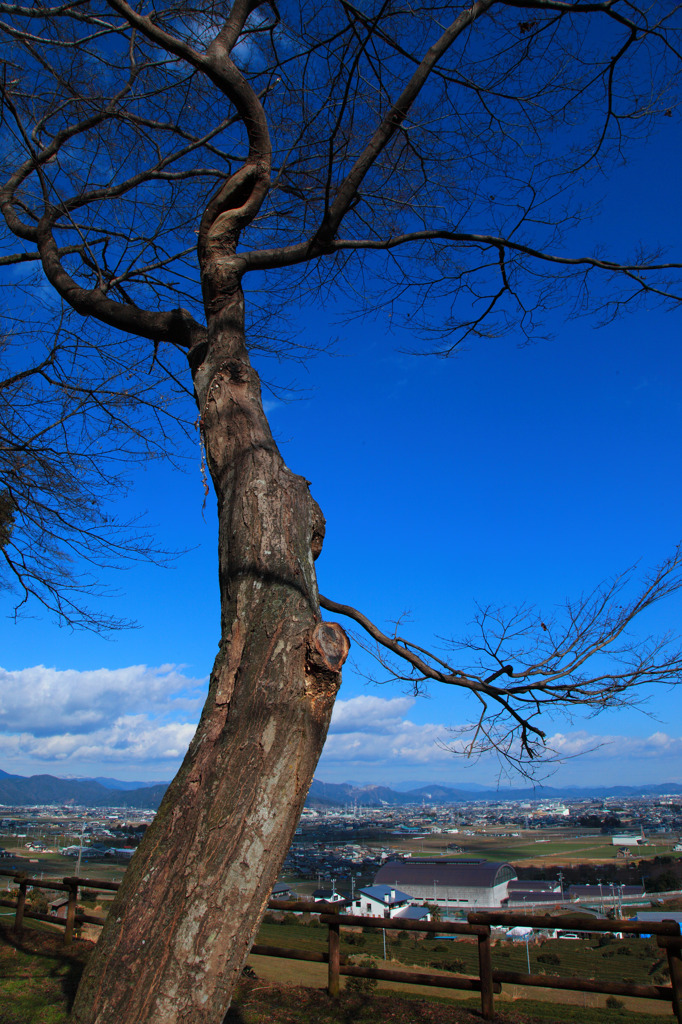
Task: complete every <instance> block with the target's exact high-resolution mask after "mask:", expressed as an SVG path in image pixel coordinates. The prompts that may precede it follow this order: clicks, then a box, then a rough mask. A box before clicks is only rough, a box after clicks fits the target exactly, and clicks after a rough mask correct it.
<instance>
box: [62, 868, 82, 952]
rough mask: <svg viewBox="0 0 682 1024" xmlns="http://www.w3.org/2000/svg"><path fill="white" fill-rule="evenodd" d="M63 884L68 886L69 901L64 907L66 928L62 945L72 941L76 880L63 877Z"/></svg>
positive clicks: (76, 891)
mask: <svg viewBox="0 0 682 1024" xmlns="http://www.w3.org/2000/svg"><path fill="white" fill-rule="evenodd" d="M63 882H64V885H68V887H69V903H68V906H67V908H66V928H65V929H64V945H65V946H68V945H69V944H70V943H71V942H73V929H74V925H75V923H76V903H77V902H78V882H76V881H75V880H74V879H73V878H64V879H63Z"/></svg>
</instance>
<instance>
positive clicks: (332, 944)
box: [327, 924, 341, 999]
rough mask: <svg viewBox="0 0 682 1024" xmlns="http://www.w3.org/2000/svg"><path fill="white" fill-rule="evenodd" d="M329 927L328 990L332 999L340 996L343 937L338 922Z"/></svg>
mask: <svg viewBox="0 0 682 1024" xmlns="http://www.w3.org/2000/svg"><path fill="white" fill-rule="evenodd" d="M327 927H328V929H329V933H328V934H329V973H328V980H327V992H328V994H329V995H330V996H331V997H332V999H338V997H339V987H340V985H339V966H340V963H341V941H340V939H341V937H340V930H341V929H340V927H339V925H338V924H330V925H327Z"/></svg>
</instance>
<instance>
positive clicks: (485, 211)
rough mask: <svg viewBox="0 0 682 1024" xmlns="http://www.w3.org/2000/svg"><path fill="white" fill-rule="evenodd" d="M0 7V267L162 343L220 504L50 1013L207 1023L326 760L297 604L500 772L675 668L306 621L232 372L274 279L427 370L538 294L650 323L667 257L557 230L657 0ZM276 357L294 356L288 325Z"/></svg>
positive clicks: (279, 319) (294, 501)
mask: <svg viewBox="0 0 682 1024" xmlns="http://www.w3.org/2000/svg"><path fill="white" fill-rule="evenodd" d="M0 14H1V15H2V18H3V21H2V23H1V24H0V30H1V31H2V32H3V34H4V37H5V39H6V41H7V43H8V46H9V47H10V48H11V49H10V52H9V54H8V58H7V62H6V69H7V70H6V76H5V81H4V85H3V116H4V120H5V127H6V129H7V132H8V135H9V137H10V143H9V145H8V146H7V148H6V150H5V151H4V153H3V157H2V159H3V162H4V163H5V164H6V166H7V176H6V183H5V186H4V188H3V189H2V191H1V192H0V205H1V206H2V211H3V214H4V218H5V223H6V225H7V228H8V232H9V235H10V236H14V237H15V238H18V239H19V240H20V242H21V246H20V249H19V251H17V252H12V253H10V252H8V253H7V255H6V256H5V257H4V260H5V262H6V263H8V264H12V263H15V264H19V265H21V264H25V263H31V261H37V262H38V263H39V266H40V269H41V271H42V274H43V275H44V276H45V278H46V279H47V281H48V282H49V283H50V285H51V286H52V288H53V289H54V291H55V293H56V295H57V296H58V297H59V298H60V300H61V301H62V302H64V303H65V304H66V305H68V306H70V307H71V308H72V309H73V310H74V311H76V312H77V313H80V314H82V315H83V316H85V317H89V318H91V319H94V320H95V321H97V322H99V323H100V324H102V325H106V326H108V327H110V328H114V329H116V330H117V331H119V332H122V333H123V334H125V335H126V336H132V337H134V338H137V339H138V345H139V351H145V352H149V351H150V350H151V349H152V347H153V350H154V352H157V351H158V350H160V349H163V350H164V351H166V350H170V351H175V352H186V354H187V359H188V362H189V367H190V371H191V375H192V381H193V386H194V395H195V399H196V403H197V407H198V409H199V414H200V427H201V431H202V436H203V440H204V444H205V448H206V458H207V464H208V469H209V471H210V474H211V477H212V479H213V483H214V486H215V490H216V495H217V502H218V516H219V533H220V539H219V552H220V564H219V575H220V588H221V610H222V629H221V636H222V639H221V643H220V650H219V653H218V656H217V659H216V662H215V666H214V669H213V673H212V677H211V683H210V689H209V695H208V699H207V702H206V705H205V707H204V711H203V713H202V717H201V721H200V723H199V727H198V729H197V733H196V736H195V738H194V740H193V742H192V744H191V746H190V749H189V751H188V754H187V756H186V758H185V761H184V763H183V765H182V767H181V769H180V771H179V773H178V775H177V777H176V779H175V780H174V782H173V783H172V785H171V787H170V788H169V790H168V793H167V795H166V797H165V799H164V802H163V804H162V806H161V808H160V810H159V813H158V814H157V817H156V819H155V821H154V824H153V826H152V827H151V828H150V829H149V831H148V834H147V836H146V838H145V841H144V842H143V843H142V844H141V846H140V848H139V850H138V852H137V853H136V856H135V857H134V858H133V861H132V863H131V865H130V867H129V869H128V870H127V872H126V875H125V879H124V883H123V885H122V887H121V890H120V892H119V894H118V897H117V901H116V903H115V905H114V907H113V909H112V912H111V913H110V915H109V919H108V923H107V926H106V928H105V929H104V930H103V933H102V937H101V939H100V941H99V943H98V946H97V949H96V952H95V955H94V956H93V957H92V960H91V962H90V964H89V967H88V969H87V971H86V973H85V975H84V977H83V981H82V983H81V986H80V989H79V992H78V996H77V999H76V1003H75V1006H74V1011H73V1013H74V1019H75V1020H76V1021H78V1022H79V1024H86V1022H87V1024H94V1022H95V1021H96V1022H98V1024H113V1022H114V1021H116V1022H117V1024H125V1022H131V1024H132V1022H133V1021H134V1022H136V1024H143V1022H152V1021H153V1022H155V1024H161V1022H163V1024H171V1022H180V1021H182V1022H183V1024H191V1022H196V1024H198V1022H199V1021H201V1022H202V1024H209V1022H210V1021H216V1022H218V1021H220V1020H222V1017H223V1014H224V1013H225V1010H226V1009H227V1006H228V1005H229V1000H230V994H231V992H232V988H233V986H234V983H235V981H236V979H237V978H238V976H239V973H240V971H241V967H242V964H243V962H244V959H245V956H246V955H247V952H248V950H249V948H250V945H251V942H252V939H253V935H254V933H255V929H256V928H257V926H258V922H259V920H260V917H261V914H262V911H263V908H264V906H265V904H266V901H267V899H268V896H269V893H270V890H271V887H272V884H273V882H274V880H275V878H276V875H277V871H278V869H279V866H280V864H281V861H282V858H283V856H284V854H285V852H286V849H287V848H288V845H289V842H290V839H291V836H292V834H293V831H294V828H295V826H296V821H297V819H298V815H299V813H300V809H301V806H302V804H303V800H304V799H305V795H306V792H307V790H308V786H309V784H310V781H311V779H312V775H313V771H314V768H315V765H316V763H317V760H318V757H319V754H320V751H321V749H322V745H323V743H324V739H325V735H326V731H327V727H328V723H329V719H330V715H331V711H332V707H333V702H334V697H335V694H336V690H337V688H338V685H339V682H340V670H341V666H342V664H343V662H344V660H345V657H346V654H347V651H348V641H347V638H346V635H345V633H344V631H343V630H342V628H341V627H340V626H339V625H337V624H335V623H328V622H323V621H322V619H321V615H320V606H321V604H322V605H323V606H324V607H326V608H328V609H331V610H333V611H334V612H335V613H339V614H345V615H349V616H350V617H351V619H353V618H354V619H355V620H356V621H357V622H359V624H360V625H362V626H363V628H365V629H366V630H367V631H368V633H369V635H370V637H372V638H373V639H374V640H376V641H378V642H379V643H380V644H381V645H383V646H384V647H385V648H386V647H388V649H389V650H390V651H391V652H392V653H393V654H397V655H399V656H400V657H401V658H402V659H403V660H407V662H409V664H410V666H411V668H412V669H413V670H414V673H415V675H414V679H415V680H416V684H417V685H418V686H419V685H420V683H421V680H423V679H427V678H428V679H434V680H437V681H438V682H441V683H448V684H454V685H458V686H461V687H464V688H465V689H467V690H469V691H471V692H472V694H473V698H474V700H478V701H479V702H483V704H484V709H487V708H491V709H493V711H492V720H491V719H490V718H489V717H488V716H487V710H486V711H485V713H484V714H483V716H482V717H481V719H480V722H479V732H478V734H479V737H483V739H484V744H486V743H487V744H492V745H494V746H501V747H502V749H505V748H506V749H507V751H508V753H509V754H510V756H512V757H515V756H517V755H516V750H517V749H520V753H522V754H523V753H524V752H525V754H530V753H535V749H536V745H537V741H541V740H542V736H541V734H540V732H539V730H538V728H537V726H536V724H535V721H534V715H535V709H536V708H537V707H538V706H539V705H541V704H542V703H543V702H546V701H549V702H550V703H551V702H559V703H560V704H561V705H562V706H565V705H569V706H570V705H572V704H573V703H576V702H577V703H578V704H582V705H587V706H588V707H594V706H595V705H599V702H600V701H601V702H602V703H603V704H605V705H608V704H609V702H612V700H613V699H629V697H627V694H628V692H629V689H630V688H631V687H632V686H633V685H636V684H637V683H638V682H640V681H643V680H646V679H648V678H651V677H652V676H655V675H656V674H657V673H658V675H659V676H660V675H661V674H663V673H666V672H671V671H672V672H678V671H679V658H678V657H677V656H676V655H675V654H674V653H671V651H670V650H668V649H667V648H665V649H663V650H662V652H661V657H660V658H659V656H658V653H657V652H656V651H655V650H651V651H649V653H647V650H641V651H634V650H633V651H628V650H627V648H625V647H623V645H622V643H621V641H620V640H619V638H622V636H623V629H624V628H625V627H626V626H627V625H628V623H629V621H630V617H629V615H628V614H627V613H618V612H616V611H614V609H613V607H612V605H611V604H610V603H609V595H608V594H606V595H605V598H606V599H605V600H603V599H602V597H601V596H600V595H597V594H595V595H593V597H592V598H587V599H585V600H584V601H582V602H581V603H579V604H578V605H575V606H570V607H569V608H568V609H567V615H568V625H567V626H566V627H559V626H558V625H557V626H555V625H554V623H550V622H548V621H545V620H541V621H540V622H539V623H535V625H536V626H537V627H538V629H539V632H538V629H535V628H531V631H530V633H529V632H528V630H529V627H533V621H532V617H531V621H530V623H528V622H525V621H521V620H518V621H515V620H513V619H512V620H511V621H507V620H500V621H498V617H497V615H496V613H493V612H491V611H490V610H487V611H485V612H484V613H482V623H481V624H482V637H483V639H482V640H477V641H476V642H475V643H474V642H473V641H472V642H471V643H469V645H468V653H467V654H466V656H465V657H466V658H467V659H468V661H472V664H463V665H461V666H460V665H459V664H457V663H455V664H451V661H445V660H444V659H443V660H441V659H440V658H439V656H436V657H433V656H430V655H428V654H427V653H426V652H424V651H420V650H419V649H417V648H415V646H414V645H413V644H410V643H409V642H407V641H405V640H401V639H400V638H395V637H394V638H388V637H386V636H384V635H383V634H380V631H378V630H377V629H376V628H375V627H374V626H372V624H371V622H370V621H369V620H368V619H366V618H365V617H364V616H363V615H361V614H360V613H358V612H354V611H353V610H352V609H350V608H348V607H346V606H339V605H335V604H334V603H333V602H331V601H323V602H321V600H320V598H319V595H318V591H317V583H316V576H315V570H314V565H313V560H314V559H315V558H316V557H317V556H318V555H319V553H320V550H321V548H322V542H323V538H324V519H323V516H322V513H321V511H320V509H319V508H318V506H317V504H316V503H315V501H314V500H313V498H312V496H311V494H310V492H309V488H308V484H307V482H306V481H305V480H304V479H303V478H302V477H299V476H296V475H294V474H292V473H291V472H290V471H289V470H288V468H287V467H286V466H285V464H284V462H283V460H282V458H281V456H280V453H279V451H278V450H277V446H276V444H275V442H274V440H273V437H272V434H271V432H270V428H269V426H268V423H267V420H266V417H265V415H264V412H263V404H262V401H261V390H260V382H259V379H258V375H257V374H256V372H255V370H254V368H253V366H252V363H251V359H250V353H252V352H253V351H254V350H257V349H258V348H259V346H260V347H262V348H264V349H265V350H270V349H272V347H273V345H274V346H276V345H277V344H278V339H281V338H282V337H283V333H282V323H283V316H282V314H283V312H286V309H287V305H288V301H289V299H290V296H291V295H292V294H293V293H294V292H296V291H297V292H298V294H302V295H304V296H307V297H309V296H311V295H315V296H318V297H321V298H324V297H325V296H326V295H327V294H328V293H330V292H331V291H332V290H333V289H341V290H342V291H343V294H344V296H345V297H346V298H347V299H348V300H349V302H351V303H352V301H353V298H354V297H357V300H358V305H360V306H362V307H364V308H367V307H369V308H385V309H386V310H388V311H390V312H391V313H392V314H393V315H394V317H395V318H398V317H399V316H400V315H401V314H405V315H406V316H408V317H410V318H411V321H410V322H411V324H412V325H413V329H414V333H415V337H421V339H422V342H423V345H422V347H423V349H425V350H426V351H434V352H440V353H442V354H446V353H448V352H450V351H451V350H453V349H454V348H455V347H456V346H457V345H458V344H459V343H460V342H461V341H462V340H463V339H465V338H468V337H476V336H477V335H482V334H490V333H496V332H500V331H504V330H514V331H515V332H517V333H518V334H519V335H520V336H522V337H524V336H530V335H536V334H537V333H538V331H539V330H541V321H542V315H543V312H545V311H546V310H548V309H551V308H552V307H553V306H556V305H558V304H561V305H562V307H563V308H565V309H568V310H569V311H570V312H572V313H574V314H578V313H580V312H583V311H585V310H587V309H589V310H592V311H597V312H598V314H599V315H600V316H601V317H602V318H608V317H610V316H613V315H616V314H618V313H619V312H620V311H621V310H623V309H626V308H628V307H631V306H633V305H634V304H636V303H637V302H640V301H642V300H650V301H651V300H652V301H656V302H660V303H663V304H668V305H671V306H672V305H675V304H677V303H678V302H679V295H680V288H679V283H678V278H679V270H680V266H681V265H680V263H677V262H673V261H670V260H668V259H667V258H665V256H664V255H663V254H661V253H658V252H657V251H656V250H652V251H645V250H644V249H635V250H634V252H633V254H632V255H631V256H614V255H613V254H605V253H600V252H591V253H587V254H581V253H577V254H576V253H574V252H572V251H571V249H570V246H569V243H570V232H571V229H572V228H574V227H575V226H576V225H578V224H579V223H580V222H581V220H582V218H583V217H584V216H585V215H586V211H584V210H583V209H582V207H581V204H580V197H581V195H582V194H583V191H582V190H583V189H584V186H585V183H586V182H587V181H589V180H590V179H591V178H592V177H593V176H594V175H598V174H600V173H602V172H603V171H604V169H606V168H608V167H609V166H611V165H612V162H613V160H614V159H619V158H620V156H621V155H622V152H623V147H624V146H625V145H626V143H628V142H632V141H635V142H636V141H637V139H638V137H640V136H641V135H642V134H643V133H644V132H646V131H647V130H648V129H649V128H650V127H651V125H652V124H654V123H655V121H656V118H657V117H658V116H659V115H661V116H665V115H666V114H668V113H671V114H672V112H673V104H674V100H673V98H672V97H673V95H674V87H675V82H676V79H677V76H678V74H679V66H680V60H679V56H680V55H679V52H678V51H677V50H676V49H675V45H674V39H675V32H676V31H677V30H678V29H679V11H678V10H677V9H676V8H675V9H674V8H672V7H671V6H670V5H668V4H664V3H662V2H655V3H654V4H653V5H651V6H648V7H646V8H644V7H638V6H637V5H636V4H635V3H631V2H626V0H602V2H589V3H588V2H580V0H579V2H578V3H567V2H565V0H474V2H473V3H472V5H471V6H469V7H466V8H462V9H451V8H449V7H447V6H445V5H440V4H438V3H433V4H427V5H426V6H421V7H417V8H413V7H409V6H403V5H393V4H392V3H390V2H389V0H377V2H376V3H374V2H371V0H370V2H369V3H367V4H366V5H364V6H362V7H359V6H356V5H354V4H353V3H350V2H348V0H339V2H338V3H336V4H334V5H331V4H330V5H323V6H321V7H315V6H313V5H312V4H309V3H306V2H300V3H299V4H294V3H290V4H288V5H286V6H278V5H276V4H275V2H274V0H272V2H262V3H261V2H260V0H235V2H234V3H233V5H232V7H231V8H230V9H229V10H225V9H223V8H221V7H219V6H218V5H215V4H213V3H212V2H210V0H206V2H197V3H187V4H182V5H178V6H173V5H172V4H169V5H168V6H165V7H163V6H161V5H160V4H159V5H158V6H155V7H146V6H144V5H140V6H139V7H136V6H134V4H131V3H129V2H128V0H79V2H78V3H71V2H68V0H67V2H61V0H54V2H53V3H52V4H42V3H41V4H39V5H35V6H31V5H30V4H28V5H25V6H24V5H22V4H15V3H0ZM247 299H248V302H247ZM436 300H437V302H436ZM434 309H436V310H437V322H435V318H434V317H433V316H431V317H430V316H429V312H430V311H432V310H434ZM443 310H445V312H443ZM286 340H287V344H288V346H289V348H290V350H292V351H294V352H295V351H296V336H295V331H294V332H293V334H292V332H291V330H290V329H289V330H288V334H287V338H286ZM146 343H151V344H146ZM112 344H113V343H112ZM131 359H132V360H133V365H134V366H135V367H136V370H135V373H136V374H137V373H138V372H139V369H138V368H137V366H138V364H137V363H136V362H135V356H134V355H132V354H131ZM677 571H678V563H677V560H676V559H673V561H672V562H671V563H670V564H669V565H668V566H667V567H663V568H662V569H661V570H660V571H659V572H658V574H655V575H654V577H653V578H652V581H651V584H650V590H649V591H646V592H645V593H644V595H643V596H642V597H641V598H640V599H639V602H637V601H635V605H634V606H633V608H632V613H633V614H634V613H635V612H636V611H637V610H638V609H640V608H643V607H645V606H646V604H647V601H648V600H649V599H654V598H657V597H660V596H663V595H664V593H665V591H666V589H670V587H671V586H677V585H678V582H679V577H678V575H677ZM647 593H648V594H649V598H647ZM614 596H615V595H614V594H611V597H614ZM545 634H546V635H545ZM387 641H388V643H387ZM619 644H620V646H619ZM614 647H615V649H616V653H617V654H618V656H619V657H621V658H625V659H626V661H627V662H628V668H627V669H626V670H625V671H624V673H623V675H622V680H621V682H619V681H618V676H617V673H615V672H614V670H613V669H609V670H608V672H605V670H604V669H603V667H602V666H601V664H599V667H598V669H597V672H596V674H592V675H590V676H588V675H587V674H586V675H585V677H584V678H583V675H582V674H583V672H585V673H587V672H588V670H587V668H586V667H585V665H586V661H587V658H588V656H590V655H597V656H599V655H600V654H601V653H602V652H603V651H606V650H608V649H609V648H611V649H613V648H614ZM628 659H630V660H629V661H628ZM451 660H453V659H451ZM479 661H482V662H483V663H485V665H486V666H489V665H491V666H492V667H491V668H490V667H484V664H479ZM602 677H604V678H602ZM606 677H607V678H606ZM411 678H412V676H411ZM502 680H503V682H502ZM519 737H520V748H519V746H518V741H519Z"/></svg>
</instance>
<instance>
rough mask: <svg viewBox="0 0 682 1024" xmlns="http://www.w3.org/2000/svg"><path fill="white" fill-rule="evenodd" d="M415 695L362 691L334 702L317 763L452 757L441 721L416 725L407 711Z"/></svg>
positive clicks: (426, 760)
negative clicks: (393, 694)
mask: <svg viewBox="0 0 682 1024" xmlns="http://www.w3.org/2000/svg"><path fill="white" fill-rule="evenodd" d="M414 703H415V698H414V697H393V698H389V699H386V698H384V697H374V696H369V695H363V696H360V697H352V698H351V699H350V700H339V701H337V702H336V706H335V708H334V714H333V715H332V722H331V726H330V729H329V736H328V737H327V742H326V744H325V747H324V752H323V754H322V758H321V761H320V764H321V765H322V766H323V767H326V766H329V765H331V764H333V763H339V764H341V765H343V764H345V765H348V763H349V762H355V763H356V764H358V765H371V764H381V765H385V764H388V763H389V762H390V763H393V764H395V765H410V764H418V765H424V764H431V763H433V764H436V763H439V764H440V763H442V762H444V761H451V760H452V754H451V753H450V752H449V751H447V750H444V749H443V746H442V744H443V743H444V742H448V741H449V740H450V739H451V737H450V735H449V733H448V730H447V729H446V728H445V727H444V726H443V725H437V724H426V725H417V724H416V723H414V722H411V721H410V720H409V719H408V718H407V717H406V715H407V714H408V712H409V711H410V709H411V708H412V707H413V705H414Z"/></svg>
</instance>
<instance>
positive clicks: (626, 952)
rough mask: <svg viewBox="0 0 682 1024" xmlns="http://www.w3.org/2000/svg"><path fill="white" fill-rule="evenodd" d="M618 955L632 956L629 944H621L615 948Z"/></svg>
mask: <svg viewBox="0 0 682 1024" xmlns="http://www.w3.org/2000/svg"><path fill="white" fill-rule="evenodd" d="M616 953H617V954H618V956H632V950H631V949H630V947H629V946H621V947H620V949H617V950H616Z"/></svg>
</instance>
